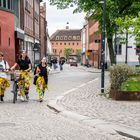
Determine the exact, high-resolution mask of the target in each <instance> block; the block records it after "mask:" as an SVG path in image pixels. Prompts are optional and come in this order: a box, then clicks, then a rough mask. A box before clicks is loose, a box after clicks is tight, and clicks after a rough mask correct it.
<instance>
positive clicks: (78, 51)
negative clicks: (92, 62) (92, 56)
mask: <svg viewBox="0 0 140 140" xmlns="http://www.w3.org/2000/svg"><path fill="white" fill-rule="evenodd" d="M76 55H77V58H78V62H80V61H81V49H76Z"/></svg>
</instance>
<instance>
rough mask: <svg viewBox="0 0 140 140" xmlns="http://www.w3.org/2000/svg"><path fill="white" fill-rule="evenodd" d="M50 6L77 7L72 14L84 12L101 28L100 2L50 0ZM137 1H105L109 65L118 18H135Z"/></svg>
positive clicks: (137, 9)
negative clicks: (97, 22)
mask: <svg viewBox="0 0 140 140" xmlns="http://www.w3.org/2000/svg"><path fill="white" fill-rule="evenodd" d="M50 3H51V4H52V5H57V7H58V8H60V9H64V8H69V7H72V6H73V5H77V8H76V9H75V10H74V12H81V11H84V12H86V13H87V17H90V18H91V19H93V20H96V21H99V23H100V29H101V27H102V17H103V6H102V5H101V4H100V0H50ZM139 5H140V1H139V0H106V37H107V43H108V47H109V53H110V61H111V64H113V63H114V62H115V58H114V49H113V35H114V32H115V26H116V22H115V19H116V18H118V17H125V16H126V15H128V16H133V17H135V16H136V15H137V14H138V12H139V11H140V6H139Z"/></svg>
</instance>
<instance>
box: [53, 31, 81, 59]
mask: <svg viewBox="0 0 140 140" xmlns="http://www.w3.org/2000/svg"><path fill="white" fill-rule="evenodd" d="M51 43H52V48H53V54H54V55H56V56H58V57H65V55H64V49H65V48H71V49H72V55H76V51H77V49H81V30H80V29H65V30H57V31H56V32H55V33H54V34H53V35H52V36H51Z"/></svg>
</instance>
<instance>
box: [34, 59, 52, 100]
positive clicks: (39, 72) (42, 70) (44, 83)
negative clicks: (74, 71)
mask: <svg viewBox="0 0 140 140" xmlns="http://www.w3.org/2000/svg"><path fill="white" fill-rule="evenodd" d="M49 70H50V69H49V67H48V66H47V60H46V57H43V58H42V60H41V62H40V64H39V65H38V66H37V67H36V68H35V72H34V74H35V78H34V84H35V85H36V91H37V92H38V96H39V101H40V102H42V101H43V98H44V93H45V89H48V73H49Z"/></svg>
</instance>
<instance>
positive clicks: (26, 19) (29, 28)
mask: <svg viewBox="0 0 140 140" xmlns="http://www.w3.org/2000/svg"><path fill="white" fill-rule="evenodd" d="M40 2H41V1H40V0H23V1H22V5H21V13H22V15H24V16H23V17H22V18H21V22H22V24H23V25H22V27H23V30H24V31H25V38H24V45H23V48H22V50H23V49H24V50H26V51H27V53H28V56H29V58H30V59H31V62H32V63H33V66H34V65H35V63H38V61H39V60H40V38H39V33H40V31H39V19H40V14H39V13H40ZM36 61H37V62H36Z"/></svg>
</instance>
